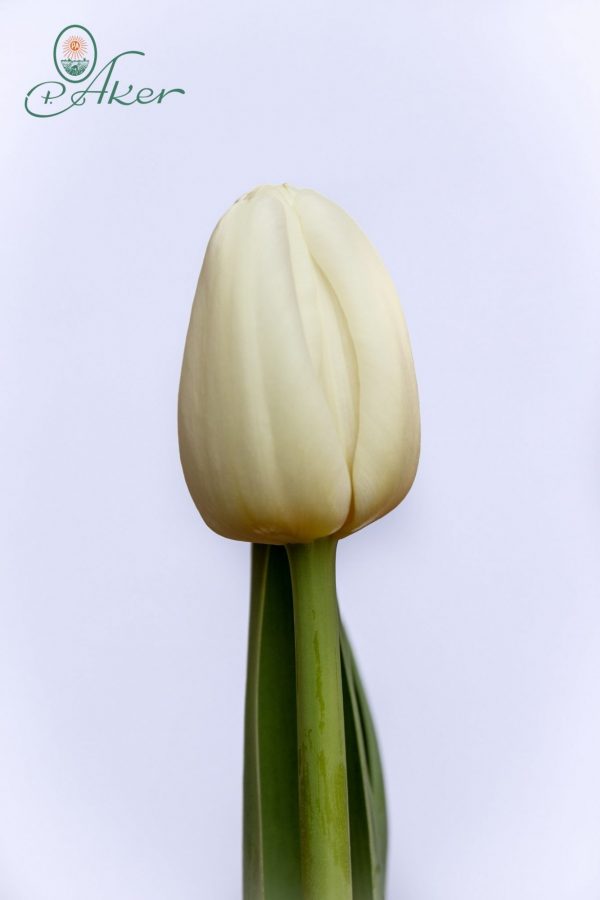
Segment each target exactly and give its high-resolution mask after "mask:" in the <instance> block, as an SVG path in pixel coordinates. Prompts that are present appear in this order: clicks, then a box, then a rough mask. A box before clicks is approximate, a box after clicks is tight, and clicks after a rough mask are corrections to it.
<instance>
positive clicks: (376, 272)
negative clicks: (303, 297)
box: [294, 190, 420, 535]
mask: <svg viewBox="0 0 600 900" xmlns="http://www.w3.org/2000/svg"><path fill="white" fill-rule="evenodd" d="M294 206H295V209H296V210H297V212H298V215H299V216H300V221H301V223H302V230H303V233H304V236H305V239H306V242H307V246H308V250H309V252H310V254H311V256H312V258H313V259H314V260H315V262H316V264H317V265H318V266H319V267H320V268H321V269H322V271H323V272H325V273H326V276H327V279H328V280H329V282H330V284H331V286H332V289H333V290H334V292H335V295H336V297H337V298H338V300H339V303H340V306H341V308H342V310H343V313H344V316H345V319H346V322H347V325H348V329H349V331H350V335H351V339H352V343H353V347H354V351H355V353H356V359H357V364H358V380H359V412H358V435H357V440H356V449H355V453H354V458H353V462H352V489H353V502H352V507H351V510H350V513H349V516H348V519H347V521H346V522H345V523H344V525H343V527H342V528H341V530H340V535H345V534H349V533H351V532H352V531H355V530H357V529H358V528H361V527H363V526H364V525H366V524H368V523H369V522H372V521H373V520H374V519H377V518H379V517H380V516H382V515H385V513H386V512H389V511H390V510H391V509H393V508H394V507H395V506H397V504H398V503H400V501H401V500H402V499H403V498H404V496H405V495H406V494H407V492H408V490H409V489H410V486H411V484H412V482H413V480H414V477H415V474H416V470H417V464H418V458H419V445H420V420H419V400H418V392H417V383H416V377H415V372H414V365H413V360H412V353H411V349H410V341H409V337H408V332H407V329H406V324H405V322H404V316H403V314H402V309H401V307H400V304H399V301H398V297H397V295H396V291H395V289H394V285H393V283H392V280H391V277H390V276H389V274H388V272H387V270H386V268H385V266H384V264H383V262H382V260H381V259H380V257H379V255H378V254H377V251H376V250H375V249H374V247H373V246H372V244H371V243H370V242H369V240H368V239H367V237H366V236H365V235H364V234H363V232H362V231H361V230H360V228H359V227H358V226H357V225H356V223H355V222H354V221H353V220H352V219H351V218H350V217H349V216H348V215H347V214H346V213H345V212H344V211H343V210H342V209H340V208H339V207H338V206H336V205H335V204H334V203H331V202H330V201H329V200H327V199H326V198H325V197H322V196H321V195H320V194H317V193H316V192H314V191H309V190H301V191H298V192H297V193H296V195H295V199H294Z"/></svg>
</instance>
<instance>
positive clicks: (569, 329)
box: [0, 0, 600, 900]
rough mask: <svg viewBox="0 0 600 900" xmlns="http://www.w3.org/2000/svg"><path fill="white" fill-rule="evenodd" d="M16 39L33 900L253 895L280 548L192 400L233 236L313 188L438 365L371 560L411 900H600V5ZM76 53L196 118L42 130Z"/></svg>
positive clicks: (61, 9) (2, 772)
mask: <svg viewBox="0 0 600 900" xmlns="http://www.w3.org/2000/svg"><path fill="white" fill-rule="evenodd" d="M0 16H1V21H0V86H1V91H0V97H1V102H2V109H1V112H0V114H1V121H0V128H1V138H0V155H1V159H0V181H1V184H0V189H1V191H0V216H1V217H2V218H1V241H0V254H1V264H0V302H1V321H0V359H1V363H0V365H1V379H2V388H1V392H0V415H1V435H2V439H1V445H0V454H1V459H0V492H1V496H0V502H1V509H2V522H1V528H2V533H1V535H0V554H1V557H2V559H1V574H0V579H1V584H0V594H1V607H0V626H1V627H0V729H1V731H0V898H1V900H193V898H211V900H212V898H215V900H238V898H239V897H240V896H241V888H240V872H241V848H240V843H241V767H242V709H243V691H244V676H245V672H244V667H245V653H246V627H247V615H248V548H247V546H245V545H243V544H238V543H234V542H230V541H226V540H224V539H222V538H219V537H217V536H216V535H214V534H212V533H211V532H210V531H209V530H208V529H207V528H206V527H205V526H204V524H203V522H202V521H201V519H200V517H199V516H198V514H197V513H196V510H195V508H194V506H193V504H192V501H191V499H190V498H189V496H188V494H187V492H186V488H185V484H184V481H183V477H182V474H181V471H180V466H179V460H178V448H177V437H176V395H177V387H178V379H179V369H180V363H181V355H182V350H183V342H184V338H185V332H186V328H187V320H188V316H189V311H190V306H191V302H192V297H193V293H194V289H195V283H196V279H197V276H198V272H199V269H200V264H201V261H202V256H203V252H204V248H205V245H206V241H207V239H208V237H209V234H210V231H211V230H212V227H213V226H214V224H215V222H216V220H217V218H218V217H219V216H220V215H221V214H222V213H223V212H224V210H225V209H226V208H227V207H228V206H229V205H230V204H231V203H232V202H233V200H235V198H236V197H237V196H238V195H240V194H241V193H243V192H245V191H246V190H248V189H250V188H252V187H254V186H255V185H257V184H260V183H263V182H281V181H288V182H290V183H292V184H294V185H298V186H306V187H312V188H315V189H317V190H319V191H321V192H322V193H324V194H326V195H327V196H329V197H331V198H332V199H333V200H335V201H336V202H338V203H339V204H340V205H342V206H343V207H344V208H345V209H346V210H347V211H348V212H349V213H350V214H351V215H352V216H353V217H354V218H355V219H356V220H357V221H358V223H359V224H360V225H361V226H362V228H363V229H364V230H365V231H366V233H367V234H368V235H369V237H370V238H371V239H372V241H373V242H374V243H375V245H376V246H377V248H378V249H379V251H380V252H381V254H382V256H383V258H384V260H385V261H386V263H387V265H388V266H389V268H390V270H391V272H392V274H393V276H394V279H395V281H396V283H397V285H398V289H399V292H400V295H401V298H402V302H403V306H404V310H405V314H406V317H407V320H408V325H409V329H410V333H411V337H412V342H413V350H414V356H415V361H416V366H417V376H418V380H419V387H420V395H421V404H422V417H423V451H422V459H421V465H420V469H419V473H418V476H417V480H416V483H415V486H414V488H413V490H412V492H411V494H410V495H409V497H408V498H407V500H406V501H405V503H404V504H403V505H402V506H401V508H400V509H398V510H397V511H395V512H394V513H393V514H391V515H390V516H388V517H387V518H386V519H385V520H383V521H380V522H379V523H377V524H375V525H373V526H371V527H369V528H368V529H366V530H365V531H363V532H361V533H360V534H358V535H356V536H354V537H352V538H350V539H347V540H346V541H344V542H343V545H342V546H341V548H340V553H339V581H340V594H341V601H342V606H343V612H344V615H345V618H346V620H347V623H348V627H349V630H350V633H351V635H352V637H353V639H354V643H355V647H356V651H357V654H358V657H359V660H360V662H361V667H362V670H363V674H364V677H365V681H366V683H367V686H368V689H369V693H370V695H371V699H372V703H373V707H374V710H375V715H376V719H377V723H378V727H379V732H380V738H381V742H382V746H383V753H384V762H385V766H386V772H387V781H388V792H389V804H390V817H391V859H390V869H389V898H390V900H400V898H401V900H540V898H544V900H598V898H599V897H600V604H599V600H600V590H599V584H600V563H599V556H598V539H599V537H600V527H599V526H600V514H599V510H600V503H599V500H600V497H599V495H600V476H599V462H600V455H599V444H600V423H599V411H600V402H599V401H600V354H599V353H598V346H599V338H600V306H599V303H600V292H599V288H600V253H599V246H600V202H599V201H600V165H599V160H600V53H599V49H598V48H599V46H600V7H599V6H598V4H597V3H596V2H575V0H572V2H566V0H565V2H559V0H539V2H532V0H514V2H499V0H496V2H490V0H488V2H485V3H482V2H481V0H477V2H475V0H473V2H468V0H465V2H446V3H444V2H442V0H439V2H424V3H419V4H417V3H409V2H408V0H403V2H395V3H394V2H382V0H376V2H373V0H371V2H369V3H368V4H367V3H366V2H364V3H362V2H361V3H358V2H349V0H344V2H342V0H335V2H332V0H318V2H317V0H308V2H306V0H298V2H297V3H295V4H292V3H282V2H275V0H258V2H252V0H250V2H242V0H238V2H235V0H223V2H220V3H216V2H211V3H208V2H207V3H204V4H197V3H192V2H187V3H186V2H170V3H166V2H163V3H148V2H144V3H129V4H125V3H122V2H119V3H117V2H114V0H106V2H104V3H102V4H99V3H94V4H92V3H91V2H87V0H81V2H77V3H70V2H69V3H67V2H62V0H55V2H53V3H52V4H46V3H41V2H40V3H31V2H24V0H19V2H18V3H17V2H16V0H12V2H7V0H4V2H2V3H1V4H0ZM72 22H76V23H80V24H83V25H86V26H87V27H88V28H90V29H91V31H92V32H93V33H94V35H95V38H96V41H97V43H98V50H99V54H100V59H101V60H103V61H108V59H109V58H110V57H111V56H113V55H114V54H116V53H118V52H121V51H123V50H129V49H139V50H143V51H145V53H146V56H145V57H144V58H139V59H137V60H135V61H134V62H132V63H131V64H128V65H127V66H125V65H124V67H123V70H122V77H123V79H124V80H125V82H126V83H128V82H129V81H133V82H134V83H135V85H136V87H144V86H148V85H150V86H152V87H155V88H160V87H167V88H168V87H183V88H184V89H185V90H186V94H185V96H183V97H182V96H177V95H172V96H171V97H169V98H167V100H166V101H165V102H164V103H163V104H162V105H161V106H157V105H151V106H143V107H142V106H135V107H130V108H129V107H123V108H121V107H115V106H114V105H112V106H107V105H106V104H104V105H101V106H98V105H94V104H93V103H88V104H87V105H86V106H85V107H83V108H77V109H73V110H71V111H69V112H68V113H66V114H64V115H62V116H58V117H57V118H54V119H47V120H39V119H34V118H31V117H29V116H28V115H27V114H26V113H25V111H24V108H23V99H24V95H25V93H26V91H27V90H28V89H29V88H30V87H32V86H33V85H34V84H36V83H37V82H39V81H43V80H46V79H51V78H53V77H54V75H53V63H52V46H53V43H54V39H55V37H56V35H57V34H58V32H59V31H60V30H61V29H62V28H63V27H65V26H66V25H68V24H70V23H72ZM118 75H119V73H118V72H117V77H118Z"/></svg>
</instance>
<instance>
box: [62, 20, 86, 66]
mask: <svg viewBox="0 0 600 900" xmlns="http://www.w3.org/2000/svg"><path fill="white" fill-rule="evenodd" d="M61 49H62V58H61V61H60V63H61V65H62V67H63V69H64V70H65V72H66V73H67V75H71V76H74V77H77V76H78V75H82V74H83V73H84V72H85V70H86V69H87V67H88V65H89V59H88V57H87V52H88V42H87V41H86V39H85V38H84V37H83V35H82V34H77V33H76V32H74V31H72V32H71V33H70V34H67V35H65V38H64V40H63V42H62V45H61Z"/></svg>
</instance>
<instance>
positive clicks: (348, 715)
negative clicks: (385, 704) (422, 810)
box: [340, 626, 387, 900]
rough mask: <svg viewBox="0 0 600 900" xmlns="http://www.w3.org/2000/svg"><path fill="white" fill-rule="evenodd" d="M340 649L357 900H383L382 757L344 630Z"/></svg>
mask: <svg viewBox="0 0 600 900" xmlns="http://www.w3.org/2000/svg"><path fill="white" fill-rule="evenodd" d="M340 644H341V655H342V681H343V687H344V716H345V725H346V763H347V767H348V796H349V803H350V843H351V853H352V886H353V900H383V898H384V896H385V869H386V860H387V813H386V803H385V786H384V781H383V769H382V765H381V757H380V754H379V747H378V744H377V737H376V734H375V728H374V725H373V719H372V717H371V713H370V710H369V704H368V702H367V698H366V694H365V691H364V688H363V686H362V682H361V679H360V675H359V672H358V668H357V666H356V662H355V660H354V655H353V653H352V648H351V646H350V642H349V640H348V636H347V634H346V631H345V630H344V628H343V626H342V627H341V628H340Z"/></svg>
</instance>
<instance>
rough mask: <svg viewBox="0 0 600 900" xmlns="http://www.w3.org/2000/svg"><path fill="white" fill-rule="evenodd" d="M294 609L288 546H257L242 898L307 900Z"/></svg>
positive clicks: (250, 648)
mask: <svg viewBox="0 0 600 900" xmlns="http://www.w3.org/2000/svg"><path fill="white" fill-rule="evenodd" d="M300 885H301V879H300V825H299V810H298V746H297V731H296V671H295V651H294V610H293V602H292V586H291V582H290V571H289V565H288V560H287V554H286V551H285V548H284V547H276V546H265V545H258V544H254V545H253V547H252V588H251V604H250V634H249V642H248V677H247V687H246V721H245V747H244V900H301V897H302V893H301V886H300Z"/></svg>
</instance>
